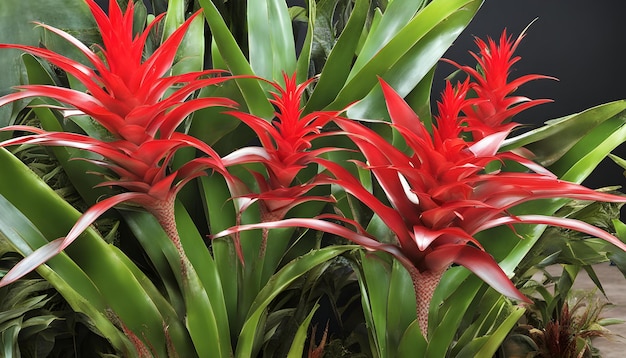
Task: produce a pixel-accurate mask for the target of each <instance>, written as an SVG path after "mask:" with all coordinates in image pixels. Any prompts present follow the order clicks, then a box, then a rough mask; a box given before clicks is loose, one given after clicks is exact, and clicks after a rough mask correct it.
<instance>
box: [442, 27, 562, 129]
mask: <svg viewBox="0 0 626 358" xmlns="http://www.w3.org/2000/svg"><path fill="white" fill-rule="evenodd" d="M523 38H524V33H522V34H521V35H520V36H519V37H518V38H517V40H515V41H514V42H513V41H512V40H511V37H510V36H507V34H506V30H505V31H504V32H502V36H501V37H500V41H499V43H496V41H494V40H493V39H491V38H488V39H487V42H485V41H483V40H482V39H479V38H476V45H477V46H478V48H479V53H478V54H476V53H474V52H470V54H471V55H472V57H474V58H475V59H476V61H477V62H478V68H477V69H475V68H472V67H469V66H461V65H459V64H457V63H456V62H454V61H451V60H445V61H447V62H449V63H451V64H453V65H455V66H456V67H458V68H459V69H461V70H463V71H464V72H466V73H467V74H468V75H469V76H471V77H472V79H473V80H474V81H475V82H473V83H472V84H471V89H472V90H473V91H474V92H475V94H476V96H477V100H476V101H471V102H469V103H467V104H466V105H465V106H464V107H463V113H464V114H465V116H466V117H465V119H464V122H465V123H467V129H465V130H466V131H470V132H471V133H472V135H473V137H474V140H480V139H482V138H484V137H486V136H488V135H489V134H492V133H495V132H502V131H506V130H510V129H512V128H514V127H516V126H517V125H518V124H517V123H512V122H511V119H512V118H513V116H515V115H516V114H518V113H520V112H522V111H524V110H526V109H528V108H531V107H534V106H537V105H539V104H542V103H546V102H550V100H548V99H534V100H531V99H529V98H527V97H523V96H511V94H512V93H513V92H515V91H516V90H517V88H518V87H520V86H521V85H523V84H525V83H527V82H529V81H533V80H537V79H555V78H554V77H549V76H542V75H536V74H532V75H526V76H522V77H519V78H516V79H514V80H512V81H510V82H509V75H510V74H511V67H512V66H513V65H514V64H515V63H516V62H517V61H519V60H520V57H519V56H515V57H514V56H513V54H514V52H515V50H516V49H517V46H519V44H520V42H521V41H522V39H523Z"/></svg>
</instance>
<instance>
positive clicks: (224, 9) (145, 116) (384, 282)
mask: <svg viewBox="0 0 626 358" xmlns="http://www.w3.org/2000/svg"><path fill="white" fill-rule="evenodd" d="M55 1H56V0H48V2H55ZM120 5H121V6H120ZM151 5H152V9H154V10H156V12H157V13H158V14H159V15H157V16H156V17H155V16H151V15H148V14H147V9H146V7H145V6H144V4H143V3H141V2H137V3H133V2H120V4H118V2H116V1H115V0H110V1H109V6H108V11H104V10H102V9H101V8H100V7H99V6H98V5H97V3H96V2H95V1H94V0H80V1H78V0H76V1H75V3H74V2H73V3H72V4H71V6H68V8H67V9H68V12H69V13H68V14H73V15H74V16H82V17H85V18H91V17H93V19H94V20H95V27H89V26H93V25H87V27H83V28H82V30H80V31H76V34H77V36H74V33H72V34H70V33H69V32H66V31H63V30H60V29H59V28H58V27H54V26H53V25H54V23H53V22H49V21H43V20H44V19H41V20H42V21H40V23H39V28H41V29H42V30H43V31H44V34H45V36H44V37H43V39H42V44H43V45H44V46H37V45H36V44H33V43H20V42H19V41H18V42H15V43H10V42H8V41H7V42H6V43H5V44H2V45H0V49H1V50H2V51H5V52H6V53H9V54H11V52H10V51H11V50H19V51H20V53H21V55H20V57H18V58H19V59H20V61H21V66H22V68H23V69H24V78H25V79H26V80H25V84H19V85H18V86H17V88H16V89H17V92H11V93H8V94H6V95H5V96H4V97H2V98H0V105H2V108H9V107H11V106H13V107H12V110H11V111H10V112H11V113H10V114H8V112H7V111H6V110H5V112H3V113H4V114H5V115H6V118H3V119H2V120H1V121H2V123H3V124H5V125H4V126H3V127H2V128H1V129H0V135H2V136H4V137H1V138H2V141H1V142H0V146H2V147H5V148H8V149H10V150H11V152H9V151H8V150H6V149H0V165H1V166H2V168H3V171H2V173H1V174H0V212H1V214H0V238H1V239H2V242H3V243H5V244H6V246H7V247H8V249H7V250H4V252H6V255H9V253H10V252H14V253H17V254H19V255H21V256H24V257H25V258H24V259H23V260H21V261H20V262H19V263H17V264H16V265H14V266H13V267H12V268H11V269H10V270H9V271H8V272H7V273H6V274H5V275H4V277H3V278H2V280H1V281H0V285H2V286H7V285H9V286H7V287H13V286H12V285H20V284H21V283H22V282H25V281H24V280H26V279H28V278H25V275H33V273H31V272H32V271H33V270H36V273H37V274H38V275H39V276H41V277H42V278H43V279H45V280H46V281H47V282H48V283H49V284H50V285H51V286H52V287H53V288H54V289H55V290H56V291H57V292H58V293H59V294H60V295H61V296H62V297H63V298H64V300H66V301H67V303H68V304H69V305H70V307H71V308H72V309H73V310H74V311H75V312H76V313H78V314H81V315H84V317H86V321H87V322H89V324H90V325H91V327H92V328H93V331H94V332H96V333H97V334H99V335H101V336H102V337H104V338H105V339H106V341H108V342H109V344H110V347H103V348H102V352H101V353H102V354H109V353H110V352H111V351H114V352H116V354H118V355H122V356H140V357H149V356H158V357H166V356H172V357H174V356H180V357H194V356H199V357H209V356H211V357H213V356H215V357H230V356H236V357H255V356H267V357H270V356H272V357H273V356H287V357H300V356H303V354H308V355H309V356H311V357H313V356H322V355H323V354H324V352H326V356H328V355H329V354H334V355H335V356H359V355H360V356H372V357H404V356H415V355H419V356H432V357H442V356H446V355H447V356H490V355H493V354H494V352H496V350H497V349H498V347H499V346H500V344H501V343H502V342H503V340H504V339H505V338H506V337H507V335H508V333H509V332H510V331H511V330H512V329H513V327H514V326H515V325H516V322H517V321H518V319H519V318H520V317H521V316H522V315H523V314H524V313H525V311H526V308H525V307H526V306H524V305H518V304H516V303H514V301H512V300H511V299H510V298H513V299H514V300H516V301H526V302H528V298H527V297H526V296H525V295H524V294H523V292H524V288H523V283H524V280H523V278H524V276H523V273H519V275H520V277H519V278H517V279H516V278H513V280H511V279H510V277H512V276H513V275H514V273H515V271H514V269H515V268H516V267H517V266H519V265H520V263H521V262H522V260H523V258H524V257H525V256H526V255H527V254H528V253H529V251H530V250H532V249H533V248H534V247H535V244H537V243H538V241H539V240H540V239H539V238H540V237H541V234H542V232H543V230H544V229H545V225H546V224H547V225H554V226H560V227H563V228H567V229H572V230H576V231H580V232H583V233H586V234H588V235H591V236H595V237H598V238H600V239H603V240H604V242H606V244H605V245H604V246H603V248H606V247H607V245H609V246H611V247H613V246H614V247H617V248H618V249H621V250H624V251H626V245H625V244H624V243H623V242H622V241H620V240H619V239H617V238H616V237H614V236H612V235H611V234H609V233H607V232H606V231H604V230H602V229H603V228H598V227H596V226H594V225H592V224H589V223H585V222H583V221H580V220H575V219H574V218H571V217H565V216H564V215H562V211H561V212H559V211H558V210H559V208H562V207H563V206H564V205H565V204H566V203H567V202H568V201H567V200H566V199H576V200H587V201H607V202H620V203H622V202H626V199H624V198H623V197H622V196H618V195H613V194H608V193H602V192H596V191H593V190H590V189H587V188H584V187H582V186H580V185H579V184H576V183H580V182H581V180H582V179H583V178H584V177H586V176H587V175H589V173H590V172H591V171H592V170H593V167H595V165H597V163H599V162H600V160H602V158H604V157H606V156H607V155H608V153H609V152H610V151H611V150H612V149H613V148H614V147H616V146H617V145H619V144H620V143H622V142H623V141H624V137H625V135H626V129H625V126H624V121H623V118H622V113H623V111H624V110H625V109H626V103H624V102H622V101H620V102H614V103H609V104H606V105H603V106H600V107H598V108H594V109H591V110H589V111H586V112H583V113H580V114H576V115H572V116H569V117H567V118H564V119H561V120H556V121H553V122H550V123H548V124H546V126H544V127H541V128H539V129H537V130H534V131H530V132H528V133H526V134H522V135H517V136H514V135H513V134H512V133H513V130H514V129H515V128H516V127H517V125H516V124H515V122H514V121H513V120H512V117H513V116H515V115H516V114H518V113H519V112H521V111H523V110H525V109H527V108H530V107H533V106H535V105H538V104H541V103H544V102H546V100H530V99H527V98H524V97H520V96H517V95H515V94H514V91H515V90H516V89H517V87H519V86H521V85H523V84H524V83H526V82H528V81H530V80H537V79H545V78H548V77H545V76H539V75H528V76H522V77H520V78H517V79H513V80H509V74H510V71H511V68H512V66H513V65H514V64H515V63H516V62H517V61H518V58H517V57H514V56H513V52H514V50H515V49H516V47H517V46H518V44H519V42H520V41H521V39H522V37H523V36H520V37H518V38H517V39H516V40H515V41H512V40H511V38H510V37H509V36H507V35H506V33H504V34H503V35H502V37H501V38H500V39H499V41H498V42H496V41H493V40H488V41H486V42H485V41H482V40H477V45H478V47H479V51H478V52H477V53H476V54H473V55H474V57H475V59H476V60H477V61H478V66H477V67H476V68H472V67H468V66H461V65H458V64H456V63H455V62H453V61H449V62H451V63H453V64H454V65H456V66H457V67H458V68H459V69H460V70H462V71H461V72H463V73H465V74H467V78H466V79H461V81H459V82H458V83H456V84H452V83H448V84H447V86H446V89H445V91H444V93H443V94H442V98H441V100H440V102H439V103H438V104H437V115H435V116H433V115H432V114H431V110H430V95H431V84H432V80H433V74H434V68H435V66H436V65H437V63H438V62H439V60H440V58H441V56H442V55H443V54H444V52H445V51H446V49H447V48H448V47H449V46H450V45H451V44H452V42H453V41H454V39H455V38H456V37H457V36H458V35H459V34H460V32H461V31H462V30H463V29H464V28H465V26H467V24H468V23H469V21H470V20H471V19H472V18H473V16H474V14H475V13H476V12H477V11H478V9H479V7H480V5H481V1H477V0H453V1H449V0H433V1H424V0H416V1H404V2H401V1H390V2H387V1H375V2H370V1H367V0H357V1H339V0H324V1H312V0H311V1H308V2H307V4H306V7H289V6H288V5H287V3H286V2H284V1H280V0H262V1H253V2H245V3H244V2H238V1H227V2H222V1H209V0H198V1H188V2H185V1H182V0H170V1H167V2H165V1H157V0H155V1H152V2H151ZM15 8H16V9H17V8H19V7H17V6H16V7H15ZM76 9H80V10H76ZM0 11H9V9H7V8H6V7H2V5H0ZM13 11H15V10H13ZM70 11H71V12H70ZM88 13H90V14H91V15H87V14H88ZM42 16H43V15H42ZM90 16H91V17H90ZM90 21H91V20H88V19H87V20H86V19H84V18H81V20H80V21H77V23H86V24H92V23H91V22H90ZM205 22H206V29H205ZM293 24H301V25H302V26H300V27H299V28H300V29H304V27H306V34H305V35H304V36H302V37H301V38H302V46H301V48H300V46H298V43H297V41H296V39H295V36H293V34H294V25H293ZM92 29H96V32H97V33H98V34H99V35H100V39H98V40H96V41H97V44H92V43H93V41H91V42H86V41H85V40H84V39H83V38H88V36H83V35H84V34H86V33H90V32H91V31H92ZM205 30H208V31H205ZM296 35H297V31H296ZM79 37H80V38H81V40H82V41H81V40H79V39H78V38H79ZM59 40H61V41H59ZM62 42H64V43H65V44H66V45H61V44H60V43H62ZM67 44H69V47H68V46H67ZM297 48H298V50H296V49H297ZM13 53H15V52H13ZM7 56H8V55H7ZM13 84H15V83H13ZM2 85H6V83H3V84H2ZM32 124H35V125H32ZM33 145H41V146H45V147H50V150H49V151H47V152H43V151H41V149H37V151H34V150H33V149H32V146H33ZM31 153H36V154H37V155H44V156H49V157H51V160H47V161H46V163H58V166H57V165H56V164H52V165H46V166H43V167H42V166H40V165H38V164H37V162H36V161H35V160H26V161H25V163H26V164H25V163H23V162H22V161H21V160H19V159H18V157H17V156H20V157H22V158H26V159H28V157H29V156H30V157H31V158H32V154H31ZM42 153H43V154H42ZM531 153H532V156H531ZM27 164H28V165H27ZM28 166H30V167H31V168H34V169H38V171H39V172H40V176H42V177H43V178H44V179H46V180H48V182H50V181H49V178H50V177H59V176H60V175H61V174H54V173H56V172H60V170H59V168H61V169H62V172H63V174H62V175H63V176H66V177H67V181H63V183H64V187H65V186H68V185H65V184H67V182H69V183H71V184H70V185H69V186H70V187H72V188H74V189H75V190H76V193H78V196H80V198H78V199H72V202H73V203H74V204H76V207H77V208H78V209H80V211H79V210H77V209H76V208H75V207H73V206H72V205H70V204H69V203H68V200H66V199H67V195H66V196H61V195H59V194H63V193H60V192H55V191H54V190H53V189H52V188H51V187H50V186H48V185H47V184H46V183H45V181H44V180H42V179H41V178H40V177H39V176H37V175H33V173H32V172H31V171H30V170H29V169H28ZM557 178H560V179H557ZM113 208H115V209H116V210H115V211H113V210H110V209H113ZM81 212H82V213H81ZM103 217H105V219H104V220H106V225H105V224H103V223H104V221H102V220H103ZM94 223H96V226H95V227H94V226H92V224H94ZM519 224H523V225H519ZM538 224H540V225H538ZM102 228H106V229H104V230H102V232H98V231H99V230H100V229H102ZM103 234H105V235H106V236H107V238H106V239H103V236H104V235H103ZM494 237H497V240H495V239H494ZM111 238H114V239H111ZM521 238H523V240H522V239H521ZM346 239H347V241H346ZM350 241H351V243H350ZM13 255H14V254H13ZM7 257H9V256H7ZM452 264H457V265H458V266H455V267H450V266H451V265H452ZM466 268H467V269H469V270H467V269H466ZM473 274H476V275H473ZM516 283H517V284H518V286H519V287H518V286H516V285H515V284H516ZM492 288H493V289H492ZM520 290H521V291H520ZM119 292H124V295H120V294H119ZM506 296H508V297H509V298H507V297H506ZM21 297H24V298H25V299H26V298H27V297H29V296H28V295H27V294H24V295H22V296H21ZM356 303H360V306H361V308H362V310H361V309H359V310H355V306H358V305H356ZM37 307H39V306H37ZM325 310H326V311H328V312H331V314H330V315H327V316H326V320H327V321H328V322H324V319H323V318H321V317H323V316H322V315H321V314H323V311H325ZM355 311H358V312H355ZM312 322H317V323H321V324H320V325H317V327H322V326H325V327H330V326H334V328H330V329H329V328H326V329H324V328H315V327H316V325H313V324H312ZM331 323H332V324H331ZM311 327H314V328H311ZM12 329H14V328H12ZM11 332H15V331H11ZM11 332H8V331H7V334H9V333H11ZM322 332H323V333H322ZM316 333H321V334H320V335H321V336H322V338H321V341H319V342H317V341H316V340H315V339H314V338H307V337H316ZM11 337H14V338H13V341H12V342H9V343H7V344H8V345H5V346H7V347H16V345H15V344H14V341H15V339H16V338H15V336H11ZM317 337H319V335H317ZM18 338H19V337H18ZM307 340H308V347H309V349H308V353H305V352H307V350H306V348H305V346H307ZM330 352H333V353H330Z"/></svg>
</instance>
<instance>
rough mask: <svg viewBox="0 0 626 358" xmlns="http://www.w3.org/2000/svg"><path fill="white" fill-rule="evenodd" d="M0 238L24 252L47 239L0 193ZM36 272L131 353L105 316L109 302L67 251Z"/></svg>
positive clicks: (105, 333)
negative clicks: (106, 301) (106, 302)
mask: <svg viewBox="0 0 626 358" xmlns="http://www.w3.org/2000/svg"><path fill="white" fill-rule="evenodd" d="M0 240H7V241H8V242H10V243H11V245H12V246H13V248H14V249H15V250H16V251H17V252H18V253H20V254H22V255H28V254H30V253H31V252H32V251H33V248H35V247H38V246H41V245H44V244H45V243H47V242H48V241H47V240H46V238H45V237H44V236H43V235H42V234H41V232H40V231H39V230H37V228H36V227H35V226H34V224H33V223H32V222H31V221H30V220H28V218H26V217H25V216H24V215H23V214H22V213H21V212H20V211H19V210H18V209H17V208H16V207H15V206H13V204H12V203H11V202H9V201H8V200H6V198H5V197H4V196H3V195H0ZM37 272H38V273H39V274H40V275H41V276H42V277H43V278H44V279H46V280H47V281H48V282H49V283H50V284H51V285H52V286H53V287H54V288H55V289H56V290H57V291H58V292H59V293H60V294H61V295H62V296H63V297H64V298H65V300H66V301H67V302H68V303H69V304H70V306H71V307H72V309H74V310H75V311H76V312H81V313H83V314H85V315H86V316H87V317H89V319H90V320H91V323H92V324H93V325H94V327H95V328H96V329H97V330H98V331H99V332H100V334H102V335H103V336H104V337H105V338H106V339H108V340H109V342H111V344H112V345H113V347H115V348H116V349H118V350H119V351H122V352H127V353H130V352H131V351H132V349H133V347H132V345H131V343H130V341H129V340H128V339H126V336H125V335H124V334H123V333H122V332H121V331H120V330H118V329H117V328H116V327H115V326H114V325H113V323H111V321H109V320H108V319H107V317H106V315H105V312H106V308H107V307H106V304H105V302H104V299H103V298H102V296H101V295H100V293H99V292H98V289H97V288H96V287H95V286H94V284H93V282H92V281H91V280H90V279H89V277H88V276H87V275H86V274H85V272H84V271H82V270H81V268H80V267H78V265H76V263H75V262H73V261H72V260H71V259H70V258H69V257H68V256H67V255H66V254H65V253H61V254H59V255H58V256H57V257H55V258H53V259H51V260H50V261H48V263H47V264H46V265H42V266H40V267H39V268H38V269H37Z"/></svg>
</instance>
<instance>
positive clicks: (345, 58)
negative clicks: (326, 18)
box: [305, 0, 369, 112]
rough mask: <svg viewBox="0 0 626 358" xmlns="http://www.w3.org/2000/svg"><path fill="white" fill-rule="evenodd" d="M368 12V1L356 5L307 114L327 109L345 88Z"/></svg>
mask: <svg viewBox="0 0 626 358" xmlns="http://www.w3.org/2000/svg"><path fill="white" fill-rule="evenodd" d="M311 2H313V1H311ZM368 10H369V1H368V0H358V1H357V2H356V3H355V5H354V9H353V10H352V13H351V14H350V18H349V20H348V23H347V24H346V27H345V28H344V30H343V32H342V33H341V35H340V36H339V39H337V42H336V43H335V45H334V46H333V50H332V51H331V52H330V55H328V59H327V60H326V63H325V64H324V68H323V69H322V72H321V74H320V78H319V81H318V82H317V84H316V85H315V90H314V91H313V94H312V95H311V98H309V101H308V102H307V104H306V107H305V112H313V111H316V110H321V109H322V108H324V107H326V106H327V105H328V104H329V103H331V102H332V101H333V100H334V99H335V97H336V96H337V94H338V93H339V91H340V90H341V88H342V87H343V85H344V83H345V81H346V79H347V78H348V74H349V73H350V69H351V68H352V61H353V60H354V56H355V51H356V47H357V45H358V39H359V37H360V35H361V32H362V30H363V26H364V25H365V20H366V18H367V12H368Z"/></svg>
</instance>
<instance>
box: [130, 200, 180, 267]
mask: <svg viewBox="0 0 626 358" xmlns="http://www.w3.org/2000/svg"><path fill="white" fill-rule="evenodd" d="M175 200H176V197H175V195H170V196H169V197H168V198H167V199H165V200H158V199H156V200H154V201H152V202H150V203H142V204H143V206H144V207H145V208H146V210H148V212H150V213H151V214H152V215H154V217H155V218H156V219H157V221H158V222H159V224H160V225H161V227H162V228H163V230H164V231H165V233H166V234H167V236H168V237H169V238H170V240H171V241H172V243H173V244H174V247H176V251H177V252H178V255H179V257H180V268H181V278H182V279H183V280H185V279H186V277H187V267H188V266H189V265H191V263H190V262H189V259H188V258H187V255H185V250H184V249H183V245H182V243H181V241H180V235H179V234H178V228H177V226H176V213H175V210H174V203H175Z"/></svg>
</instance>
